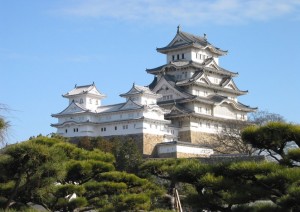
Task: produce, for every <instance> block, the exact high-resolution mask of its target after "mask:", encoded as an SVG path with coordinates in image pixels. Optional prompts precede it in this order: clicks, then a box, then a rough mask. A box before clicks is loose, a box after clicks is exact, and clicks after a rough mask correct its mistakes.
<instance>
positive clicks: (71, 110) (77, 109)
mask: <svg viewBox="0 0 300 212" xmlns="http://www.w3.org/2000/svg"><path fill="white" fill-rule="evenodd" d="M86 111H88V110H86V109H84V108H83V107H81V106H80V105H78V104H77V103H75V102H74V101H72V103H71V104H69V106H68V107H67V108H66V109H64V110H63V111H62V112H60V113H58V114H59V115H64V114H75V113H83V112H86Z"/></svg>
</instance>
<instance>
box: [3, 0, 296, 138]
mask: <svg viewBox="0 0 300 212" xmlns="http://www.w3.org/2000/svg"><path fill="white" fill-rule="evenodd" d="M178 24H180V25H181V29H182V31H185V32H189V33H192V34H196V35H203V33H206V34H207V37H208V40H209V41H210V42H211V43H212V44H214V45H215V46H217V47H220V48H221V49H224V50H228V51H229V53H228V55H227V56H224V57H222V58H221V59H220V65H221V66H222V67H224V68H226V69H228V70H231V71H233V72H239V76H238V77H237V78H236V79H235V82H236V84H237V85H238V87H239V88H240V89H241V90H249V94H247V95H245V96H243V97H241V98H240V99H239V100H240V101H241V102H242V103H244V104H247V105H250V106H253V107H259V109H261V110H268V111H269V112H273V113H278V114H281V115H282V116H284V117H285V118H286V119H287V120H288V121H291V122H295V123H299V122H300V113H299V105H300V95H299V91H300V83H299V79H300V68H299V61H300V1H299V0H202V1H198V0H164V1H163V0H127V1H123V0H110V1H104V0H51V1H50V0H48V1H39V0H26V1H17V0H9V1H6V0H0V73H1V76H0V90H1V94H0V103H3V104H6V105H7V106H8V107H9V108H10V109H11V111H10V112H9V113H7V112H4V111H0V114H1V115H5V116H6V117H7V118H8V119H9V121H10V123H11V125H12V126H11V128H10V130H9V138H8V140H7V141H8V142H10V143H13V142H17V141H22V140H26V139H28V138H29V137H30V136H32V135H37V134H39V133H42V134H45V135H46V134H49V133H51V132H55V129H54V128H51V127H50V124H51V123H55V122H56V120H55V119H54V118H52V117H51V114H52V113H57V112H60V111H62V110H63V109H64V108H65V107H66V106H67V104H68V103H67V100H66V99H64V98H62V97H61V95H62V94H64V93H66V92H68V91H69V90H71V89H72V88H73V87H74V85H75V84H77V85H84V84H90V83H92V82H95V83H96V85H97V87H98V89H99V90H100V91H101V92H102V93H104V94H106V95H107V98H106V99H105V100H104V101H103V104H114V103H119V102H123V99H122V98H121V97H119V94H121V93H124V92H126V91H128V90H129V89H130V87H131V86H132V83H133V82H135V83H136V84H138V85H148V84H149V83H150V82H151V81H152V79H153V76H152V75H149V74H147V73H146V72H145V70H146V68H154V67H157V66H160V65H163V64H164V63H165V56H164V55H162V54H159V53H157V52H156V48H157V47H163V46H165V45H167V44H168V43H169V42H170V41H171V39H172V38H173V37H174V35H175V34H176V30H177V25H178Z"/></svg>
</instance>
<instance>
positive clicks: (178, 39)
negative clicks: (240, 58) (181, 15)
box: [156, 26, 227, 56]
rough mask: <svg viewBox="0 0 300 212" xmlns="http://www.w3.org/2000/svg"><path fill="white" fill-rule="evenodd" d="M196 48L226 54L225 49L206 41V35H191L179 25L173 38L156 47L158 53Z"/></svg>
mask: <svg viewBox="0 0 300 212" xmlns="http://www.w3.org/2000/svg"><path fill="white" fill-rule="evenodd" d="M191 47H194V48H198V49H208V50H209V51H211V52H212V53H214V54H216V55H219V56H221V55H226V54H227V51H224V50H221V49H220V48H218V47H215V46H213V45H212V44H210V43H209V42H208V41H207V38H206V35H205V34H204V36H203V37H201V36H196V35H192V34H190V33H187V32H183V31H181V30H180V26H178V28H177V33H176V35H175V37H174V38H173V40H172V41H171V42H170V43H169V44H168V45H167V46H165V47H162V48H157V49H156V50H157V51H158V52H160V53H164V54H165V53H168V52H170V51H174V50H179V49H183V48H191Z"/></svg>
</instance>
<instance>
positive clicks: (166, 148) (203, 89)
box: [51, 27, 256, 157]
mask: <svg viewBox="0 0 300 212" xmlns="http://www.w3.org/2000/svg"><path fill="white" fill-rule="evenodd" d="M157 51H158V52H160V53H162V54H165V55H166V64H164V65H162V66H159V67H156V68H153V69H147V70H146V71H147V73H149V74H153V75H154V79H153V81H152V82H151V83H150V84H149V85H148V86H139V85H135V84H133V85H132V87H131V88H130V89H129V91H128V92H126V93H123V94H121V95H120V96H121V97H123V98H125V101H124V102H123V103H119V104H114V105H105V106H103V105H101V100H102V99H103V98H105V95H104V94H102V93H101V92H100V91H99V90H98V89H97V88H96V86H95V84H94V83H93V84H91V85H85V86H75V88H74V89H72V90H71V91H69V92H68V93H66V94H64V95H63V97H65V98H67V99H68V100H69V105H68V107H67V108H66V109H64V110H63V111H62V112H60V113H57V114H52V116H53V117H55V118H58V122H57V123H56V124H52V125H51V126H53V127H56V128H57V133H58V134H60V135H62V136H65V137H81V136H90V137H97V136H103V137H109V136H131V137H133V138H134V139H135V140H136V142H137V145H138V147H139V149H140V150H141V152H142V153H143V155H145V156H150V157H151V156H152V157H153V156H156V157H157V156H158V157H191V156H195V157H200V156H201V157H203V156H209V155H211V154H213V150H212V149H211V148H209V147H210V144H211V143H213V142H214V139H215V136H214V135H216V134H217V133H219V132H220V131H221V130H223V129H226V127H227V123H228V121H229V120H235V121H247V113H249V112H253V111H255V110H256V108H251V107H249V106H246V105H244V104H242V103H240V102H238V100H237V97H238V96H240V95H244V94H246V93H247V91H243V90H240V89H238V87H237V86H236V84H235V83H234V81H233V77H236V76H238V73H234V72H231V71H229V70H226V69H224V68H222V67H220V66H219V57H220V56H224V55H226V54H227V51H224V50H221V49H219V48H217V47H215V46H214V45H212V44H210V43H209V42H208V41H207V38H206V35H204V36H203V37H200V36H195V35H192V34H189V33H186V32H183V31H181V29H180V27H178V29H177V33H176V35H175V37H174V38H173V39H172V41H171V42H170V43H169V44H168V45H167V46H165V47H162V48H157Z"/></svg>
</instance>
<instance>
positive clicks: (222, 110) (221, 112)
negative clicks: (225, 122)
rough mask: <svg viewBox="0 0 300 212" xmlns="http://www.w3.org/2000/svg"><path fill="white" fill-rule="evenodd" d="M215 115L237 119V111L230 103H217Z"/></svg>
mask: <svg viewBox="0 0 300 212" xmlns="http://www.w3.org/2000/svg"><path fill="white" fill-rule="evenodd" d="M214 116H216V117H222V118H228V119H236V118H237V115H236V111H235V110H234V109H233V108H232V107H231V106H230V105H228V104H222V105H217V106H215V108H214Z"/></svg>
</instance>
